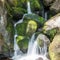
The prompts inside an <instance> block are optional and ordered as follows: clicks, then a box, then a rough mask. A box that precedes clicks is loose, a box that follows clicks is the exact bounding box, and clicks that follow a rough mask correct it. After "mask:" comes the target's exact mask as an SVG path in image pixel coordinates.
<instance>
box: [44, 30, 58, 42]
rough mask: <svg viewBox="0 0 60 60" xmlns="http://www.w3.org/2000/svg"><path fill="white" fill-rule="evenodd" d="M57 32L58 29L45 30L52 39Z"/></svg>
mask: <svg viewBox="0 0 60 60" xmlns="http://www.w3.org/2000/svg"><path fill="white" fill-rule="evenodd" d="M56 33H57V29H52V30H48V31H46V32H45V34H46V35H47V36H48V37H49V38H50V40H51V41H52V39H53V38H54V36H55V35H56Z"/></svg>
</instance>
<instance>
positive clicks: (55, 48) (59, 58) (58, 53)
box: [49, 34, 60, 60]
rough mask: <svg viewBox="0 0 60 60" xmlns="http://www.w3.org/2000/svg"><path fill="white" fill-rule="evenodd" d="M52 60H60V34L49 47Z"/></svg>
mask: <svg viewBox="0 0 60 60" xmlns="http://www.w3.org/2000/svg"><path fill="white" fill-rule="evenodd" d="M49 55H50V58H51V60H60V34H57V35H56V36H55V37H54V39H53V41H52V43H51V44H50V46H49Z"/></svg>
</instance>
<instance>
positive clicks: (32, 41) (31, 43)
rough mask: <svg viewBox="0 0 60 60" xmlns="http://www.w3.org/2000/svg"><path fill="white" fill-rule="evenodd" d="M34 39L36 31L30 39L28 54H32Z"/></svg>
mask: <svg viewBox="0 0 60 60" xmlns="http://www.w3.org/2000/svg"><path fill="white" fill-rule="evenodd" d="M34 40H35V33H34V34H33V35H32V37H31V39H30V41H29V45H28V52H27V54H31V51H32V48H33V47H32V46H33V43H34Z"/></svg>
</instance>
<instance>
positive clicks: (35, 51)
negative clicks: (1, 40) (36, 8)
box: [13, 2, 49, 60]
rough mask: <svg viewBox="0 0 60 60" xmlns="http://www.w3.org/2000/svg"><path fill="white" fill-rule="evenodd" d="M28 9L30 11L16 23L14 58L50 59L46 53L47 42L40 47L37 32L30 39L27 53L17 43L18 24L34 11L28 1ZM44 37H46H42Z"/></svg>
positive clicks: (14, 59)
mask: <svg viewBox="0 0 60 60" xmlns="http://www.w3.org/2000/svg"><path fill="white" fill-rule="evenodd" d="M27 11H28V13H27V14H24V15H23V18H22V19H21V20H19V21H18V22H17V23H15V24H14V28H15V35H14V56H13V60H49V59H48V58H47V57H46V54H45V53H47V47H46V44H45V43H44V46H43V48H42V47H40V46H39V45H38V41H37V39H35V33H34V34H33V35H32V36H31V39H30V40H29V44H28V51H27V53H26V54H23V53H22V51H21V50H20V48H19V46H18V44H17V41H16V37H17V36H18V35H17V31H16V25H17V24H19V23H22V22H23V19H24V17H25V16H26V15H28V14H31V13H32V12H31V8H30V2H27ZM42 38H44V37H42ZM41 49H42V50H41ZM43 51H45V53H43ZM39 52H40V53H39Z"/></svg>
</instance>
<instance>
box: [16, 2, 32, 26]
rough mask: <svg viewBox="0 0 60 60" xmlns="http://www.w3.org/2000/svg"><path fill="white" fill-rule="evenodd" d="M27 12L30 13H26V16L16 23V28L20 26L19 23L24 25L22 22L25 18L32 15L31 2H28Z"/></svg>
mask: <svg viewBox="0 0 60 60" xmlns="http://www.w3.org/2000/svg"><path fill="white" fill-rule="evenodd" d="M27 12H28V13H26V14H24V15H23V17H22V19H20V20H19V21H18V22H16V23H15V26H16V25H17V24H19V23H22V22H23V19H24V17H25V16H26V15H28V14H32V12H31V8H30V2H29V1H28V2H27Z"/></svg>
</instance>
